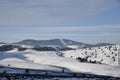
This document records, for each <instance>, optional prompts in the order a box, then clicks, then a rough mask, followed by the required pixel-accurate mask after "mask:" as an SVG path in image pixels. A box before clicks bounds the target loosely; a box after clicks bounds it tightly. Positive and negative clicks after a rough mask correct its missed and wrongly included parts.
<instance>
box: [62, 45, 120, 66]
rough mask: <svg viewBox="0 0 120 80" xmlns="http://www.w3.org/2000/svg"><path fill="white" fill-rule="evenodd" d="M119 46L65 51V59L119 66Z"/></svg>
mask: <svg viewBox="0 0 120 80" xmlns="http://www.w3.org/2000/svg"><path fill="white" fill-rule="evenodd" d="M119 50H120V46H119V45H110V46H103V47H92V48H85V49H78V50H71V51H63V53H64V57H69V58H73V59H78V60H81V59H84V61H86V62H93V63H103V64H109V65H116V66H117V65H118V53H119Z"/></svg>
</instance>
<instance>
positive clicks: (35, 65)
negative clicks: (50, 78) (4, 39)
mask: <svg viewBox="0 0 120 80" xmlns="http://www.w3.org/2000/svg"><path fill="white" fill-rule="evenodd" d="M79 51H80V50H78V52H79ZM116 53H117V52H116ZM64 55H67V57H61V56H58V55H57V52H55V51H35V50H30V49H29V50H26V51H23V52H16V51H15V52H14V51H11V52H10V51H9V52H5V53H1V54H0V66H5V67H16V68H28V69H38V70H48V71H56V72H62V70H63V69H64V72H70V73H73V72H74V73H90V74H96V75H105V76H113V77H120V68H119V67H118V66H116V65H107V64H93V63H86V62H79V61H78V60H76V59H74V58H71V57H69V56H68V52H67V53H64ZM72 55H79V54H78V53H77V51H76V53H75V52H74V53H73V54H72ZM113 55H114V54H113ZM70 56H71V53H70ZM0 71H1V72H2V70H0Z"/></svg>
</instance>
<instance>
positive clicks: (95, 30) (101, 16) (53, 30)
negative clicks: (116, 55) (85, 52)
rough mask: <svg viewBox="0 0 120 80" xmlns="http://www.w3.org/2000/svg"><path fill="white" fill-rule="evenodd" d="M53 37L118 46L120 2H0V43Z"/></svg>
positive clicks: (119, 39)
mask: <svg viewBox="0 0 120 80" xmlns="http://www.w3.org/2000/svg"><path fill="white" fill-rule="evenodd" d="M54 38H65V39H72V40H76V41H80V42H86V43H100V42H102V43H103V42H108V43H116V44H120V0H0V42H17V41H20V40H23V39H37V40H44V39H54Z"/></svg>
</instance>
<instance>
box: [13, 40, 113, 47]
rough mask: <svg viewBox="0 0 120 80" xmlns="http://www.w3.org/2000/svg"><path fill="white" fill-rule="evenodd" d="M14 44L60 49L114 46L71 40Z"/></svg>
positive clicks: (28, 41)
mask: <svg viewBox="0 0 120 80" xmlns="http://www.w3.org/2000/svg"><path fill="white" fill-rule="evenodd" d="M13 44H19V45H31V46H56V47H57V46H58V47H66V46H70V45H76V46H79V47H81V48H87V47H98V46H107V45H114V44H109V43H99V44H87V43H83V42H77V41H73V40H69V39H50V40H34V39H26V40H22V41H20V42H16V43H13Z"/></svg>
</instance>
